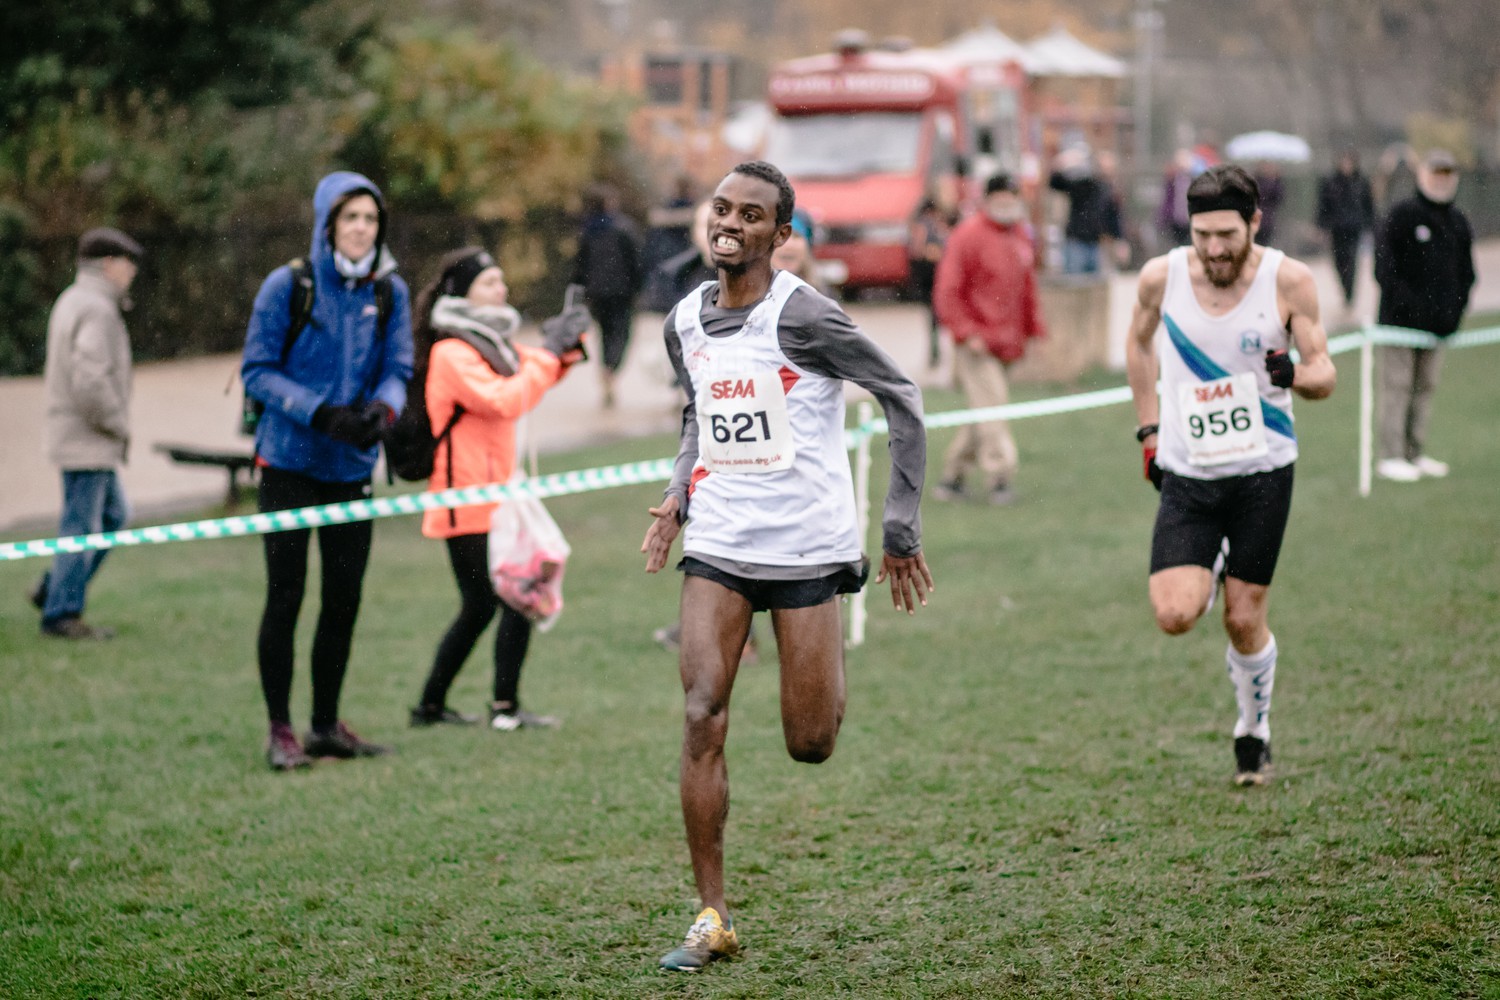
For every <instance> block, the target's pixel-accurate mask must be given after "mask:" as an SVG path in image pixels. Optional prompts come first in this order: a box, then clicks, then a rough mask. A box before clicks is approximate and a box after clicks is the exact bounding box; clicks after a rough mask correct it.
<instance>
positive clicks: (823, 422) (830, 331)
mask: <svg viewBox="0 0 1500 1000" xmlns="http://www.w3.org/2000/svg"><path fill="white" fill-rule="evenodd" d="M793 201H794V194H793V192H792V187H791V185H790V184H788V183H787V180H786V178H785V177H784V176H782V173H781V171H780V170H777V169H776V168H775V167H774V166H772V165H770V164H769V163H764V162H759V161H757V162H752V163H742V164H740V165H739V166H737V167H735V168H734V170H732V171H731V172H730V173H729V175H728V176H727V177H725V178H724V180H723V181H721V182H720V183H719V186H718V189H717V190H716V191H715V192H714V196H713V210H712V212H711V214H710V215H709V220H708V236H709V245H710V248H711V252H712V257H713V263H714V266H715V267H716V268H717V269H718V275H719V276H718V280H717V281H712V282H705V283H704V284H703V285H701V286H700V287H699V288H697V289H695V290H694V291H692V292H690V293H689V294H688V296H687V297H686V298H684V299H683V300H682V301H681V302H679V303H678V304H677V306H676V307H675V308H674V309H673V311H672V312H671V313H670V314H669V315H668V316H667V320H666V330H665V335H666V342H667V352H668V354H669V355H670V356H671V359H672V364H673V367H674V368H676V370H677V377H678V378H679V379H680V380H681V383H682V386H683V388H684V389H685V390H686V391H687V395H688V402H687V405H686V406H685V407H684V408H683V412H682V446H681V448H680V450H679V451H678V453H677V464H676V469H675V473H674V475H673V477H672V482H671V485H670V486H669V487H668V488H667V491H666V498H665V499H664V500H663V501H662V503H661V505H660V506H659V507H653V508H652V509H651V511H650V513H651V516H652V517H653V518H655V520H654V521H653V522H652V524H651V527H650V529H649V530H648V531H647V532H646V539H645V542H644V543H643V544H642V545H641V551H642V552H645V553H646V554H647V558H646V572H648V573H655V572H657V571H658V570H660V569H661V568H662V567H663V566H665V565H666V562H667V555H668V553H669V552H670V550H671V547H672V542H673V540H674V539H675V538H676V537H677V533H678V531H679V530H680V526H681V524H682V523H683V521H686V522H687V533H686V536H685V538H684V540H683V554H684V559H683V560H682V563H681V564H680V565H679V566H678V568H679V569H681V570H682V571H683V574H684V576H683V583H682V645H681V650H680V661H679V663H680V670H681V674H682V688H683V692H684V694H685V696H686V697H685V702H686V704H685V722H684V726H683V740H682V775H681V792H682V815H683V820H684V822H685V825H686V827H687V840H688V851H689V853H690V854H691V855H692V860H693V876H694V879H695V880H696V882H697V888H698V895H699V896H700V898H701V900H702V911H701V912H700V913H699V914H698V917H697V919H696V920H695V921H694V923H693V925H692V928H691V929H690V930H689V931H688V934H687V939H686V940H685V941H684V943H683V945H682V947H680V948H676V949H674V950H673V951H671V952H669V953H668V954H666V955H665V956H663V957H662V959H661V965H662V967H663V968H665V969H672V970H677V971H696V970H698V969H701V968H703V967H704V966H705V965H707V964H708V963H709V962H710V961H712V960H714V959H716V958H723V957H726V956H728V955H732V954H734V953H735V952H736V951H738V949H739V940H738V938H737V936H736V934H735V931H734V924H733V921H732V920H731V919H730V916H729V909H728V907H727V906H726V905H725V902H724V822H725V819H726V817H727V816H728V813H729V775H728V771H727V769H726V767H725V763H724V742H725V738H726V736H727V735H728V730H729V696H730V692H731V690H732V688H733V687H734V678H735V671H736V669H737V668H738V666H739V663H740V651H741V650H742V649H743V648H744V645H745V635H746V633H747V632H748V631H749V629H750V618H751V615H752V614H753V613H754V612H756V611H763V610H769V611H770V612H771V626H772V628H773V629H774V631H775V633H776V647H777V652H778V654H779V656H780V659H781V724H782V732H783V733H784V735H785V738H786V747H787V751H788V753H790V754H791V756H792V759H793V760H797V761H801V762H803V763H808V764H817V763H821V762H822V761H824V760H827V759H828V757H829V755H830V754H832V753H833V744H834V741H835V739H837V737H838V732H839V725H840V723H841V722H842V721H843V717H844V655H843V628H842V623H841V621H840V615H839V604H838V599H837V598H838V595H839V594H847V593H854V592H857V591H858V590H859V589H860V588H861V587H862V586H863V584H864V580H865V576H866V575H867V573H868V562H867V561H866V560H864V559H863V557H862V555H861V539H860V537H859V533H858V532H857V531H856V528H855V514H854V490H853V486H852V482H851V480H850V475H849V456H848V452H847V451H845V449H844V386H843V380H845V379H847V380H849V381H852V382H855V383H856V384H858V385H860V386H863V387H864V388H865V389H867V390H869V391H870V392H871V393H872V394H874V396H875V398H876V399H877V400H879V401H880V405H881V407H882V408H883V409H884V410H885V416H886V420H887V421H888V422H889V424H890V454H891V483H890V490H889V492H888V493H887V495H886V503H885V516H884V543H883V547H884V549H885V554H884V557H883V559H882V563H881V567H880V572H879V575H878V576H877V577H876V581H875V582H876V583H880V582H882V581H884V580H886V579H889V580H890V587H891V600H892V602H893V603H894V604H895V606H896V607H897V609H904V610H905V611H906V612H907V613H908V614H911V613H913V612H914V610H915V608H916V605H917V604H919V603H920V604H923V605H925V604H926V603H927V591H929V590H931V589H932V575H931V574H930V573H929V572H928V570H927V564H926V562H925V560H923V558H922V552H921V520H920V518H919V516H918V511H917V505H918V502H919V500H920V498H921V495H922V477H923V473H924V468H925V464H926V447H927V445H926V436H925V434H924V431H923V428H922V397H921V394H920V392H919V391H918V390H917V387H916V386H915V385H913V384H912V382H911V380H910V379H908V378H907V377H906V376H905V375H903V374H902V373H901V372H900V370H899V369H897V367H896V365H895V363H894V362H893V361H891V359H890V358H889V357H888V356H887V355H886V354H885V353H884V352H883V351H881V350H880V348H879V347H877V346H876V345H875V344H874V343H872V342H871V341H870V340H869V339H868V338H866V337H865V336H864V334H862V333H860V331H859V330H858V328H856V327H855V326H854V324H853V323H851V322H850V320H849V317H848V316H846V315H844V312H843V310H841V309H840V308H839V307H838V306H837V305H835V304H834V303H833V302H832V301H830V300H829V299H827V298H825V297H824V296H822V295H820V294H818V293H817V292H815V291H813V289H812V288H811V287H809V286H808V285H807V284H806V283H805V282H803V281H802V280H801V279H799V278H797V277H796V276H794V275H792V274H790V273H789V272H786V271H775V270H773V269H772V267H771V252H772V251H773V250H775V249H776V248H777V247H778V246H780V245H781V244H782V243H784V242H786V240H787V237H788V236H789V235H790V234H791V218H792V207H793Z"/></svg>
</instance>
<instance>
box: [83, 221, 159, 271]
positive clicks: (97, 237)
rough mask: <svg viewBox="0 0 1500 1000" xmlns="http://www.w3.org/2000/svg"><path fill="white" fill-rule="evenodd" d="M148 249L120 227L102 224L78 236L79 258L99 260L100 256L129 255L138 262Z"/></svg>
mask: <svg viewBox="0 0 1500 1000" xmlns="http://www.w3.org/2000/svg"><path fill="white" fill-rule="evenodd" d="M145 252H146V251H145V250H143V249H142V248H141V245H140V244H139V243H137V242H136V241H135V240H133V239H131V238H130V237H129V236H127V235H125V234H124V233H122V232H120V231H119V230H118V229H110V228H108V227H104V226H101V227H99V228H98V229H90V230H89V231H88V232H86V233H84V234H83V235H82V236H80V237H79V238H78V259H79V260H97V259H98V258H100V257H129V258H130V259H131V260H133V261H135V262H136V263H137V264H139V263H140V262H141V256H142V254H144V253H145Z"/></svg>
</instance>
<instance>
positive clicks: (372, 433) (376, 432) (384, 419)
mask: <svg viewBox="0 0 1500 1000" xmlns="http://www.w3.org/2000/svg"><path fill="white" fill-rule="evenodd" d="M359 419H360V422H361V423H362V424H363V425H364V430H363V434H362V435H361V437H360V439H359V440H358V441H355V442H354V443H355V444H356V445H358V446H359V447H361V448H371V447H374V445H375V443H376V442H377V441H384V440H385V435H386V432H387V431H389V430H390V429H391V424H393V423H395V422H396V414H395V412H394V411H392V410H391V408H390V407H389V406H386V405H385V404H384V403H382V402H381V401H380V400H378V399H376V400H372V401H371V402H368V403H366V404H365V408H364V409H363V410H361V411H360V414H359Z"/></svg>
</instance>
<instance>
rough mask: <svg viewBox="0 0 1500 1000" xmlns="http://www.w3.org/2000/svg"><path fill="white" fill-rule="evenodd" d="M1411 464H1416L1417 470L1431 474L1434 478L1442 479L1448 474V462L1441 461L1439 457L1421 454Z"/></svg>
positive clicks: (1427, 474) (1425, 474)
mask: <svg viewBox="0 0 1500 1000" xmlns="http://www.w3.org/2000/svg"><path fill="white" fill-rule="evenodd" d="M1411 464H1412V465H1414V466H1416V469H1417V471H1418V472H1420V473H1421V474H1422V475H1424V476H1431V477H1432V478H1433V479H1442V478H1443V477H1444V476H1446V475H1447V474H1448V463H1447V462H1439V461H1438V460H1437V459H1435V458H1428V457H1427V456H1426V455H1419V456H1418V457H1417V460H1416V461H1415V462H1413V463H1411Z"/></svg>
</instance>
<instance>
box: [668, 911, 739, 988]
mask: <svg viewBox="0 0 1500 1000" xmlns="http://www.w3.org/2000/svg"><path fill="white" fill-rule="evenodd" d="M739 950H740V939H739V937H738V936H736V934H735V933H734V921H733V920H730V922H729V924H728V925H727V926H726V925H725V923H724V921H723V919H722V918H721V917H720V916H719V911H718V910H716V909H714V908H713V907H712V906H710V907H707V908H705V909H704V911H703V912H702V913H700V914H698V919H697V920H694V921H693V926H691V927H689V928H688V932H687V939H686V940H685V941H683V942H682V947H680V948H673V949H672V950H671V951H669V952H667V953H666V954H665V955H663V956H662V957H661V967H662V968H663V969H669V970H671V971H672V972H697V971H698V970H699V969H701V968H703V967H704V966H705V965H707V964H708V963H709V962H712V961H713V960H714V959H716V958H728V957H729V956H731V955H735V954H738V953H739Z"/></svg>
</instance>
